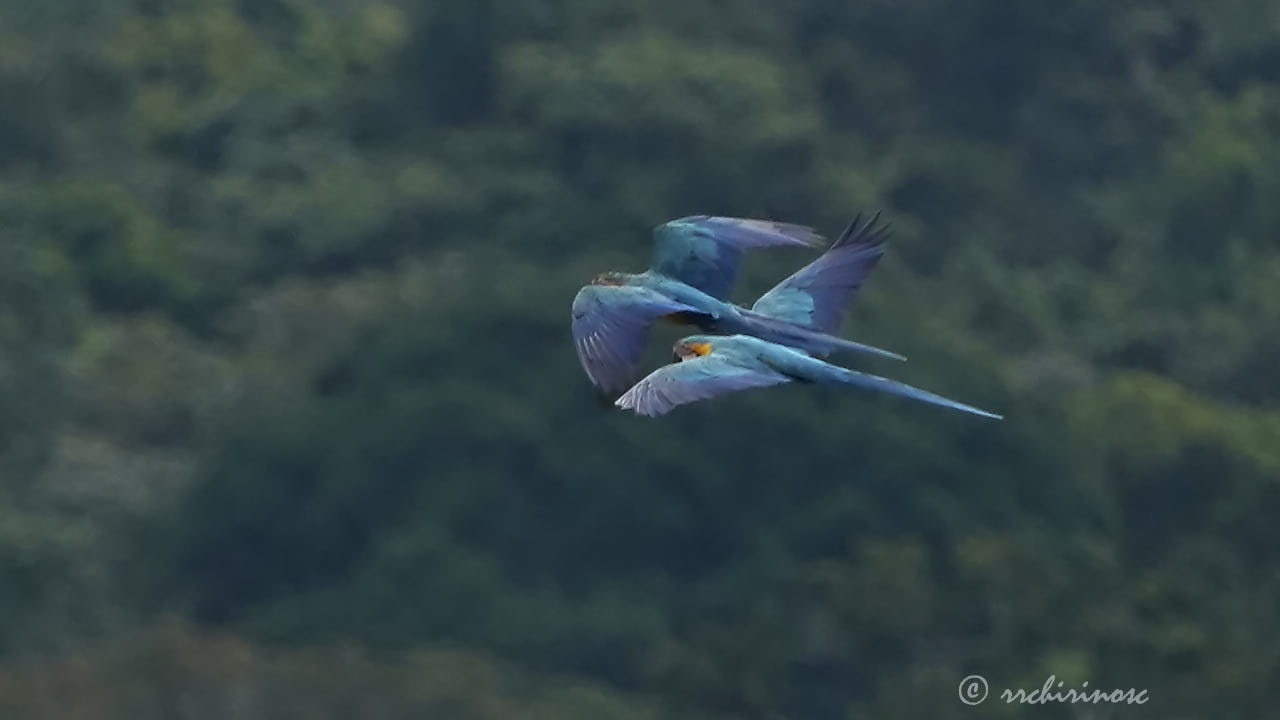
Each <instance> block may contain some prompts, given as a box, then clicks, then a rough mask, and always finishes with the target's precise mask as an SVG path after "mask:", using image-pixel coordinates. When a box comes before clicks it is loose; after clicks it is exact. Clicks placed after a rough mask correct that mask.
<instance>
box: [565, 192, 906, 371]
mask: <svg viewBox="0 0 1280 720" xmlns="http://www.w3.org/2000/svg"><path fill="white" fill-rule="evenodd" d="M878 218H879V215H876V216H875V217H873V218H871V219H870V220H869V221H867V222H866V223H862V222H861V215H859V216H858V217H857V218H854V220H853V222H851V223H850V224H849V226H848V227H847V228H846V229H845V231H844V232H843V233H842V234H841V235H840V237H839V238H838V239H837V240H836V241H835V243H833V244H832V246H831V247H830V248H829V249H828V250H827V251H826V252H825V253H823V255H822V256H820V257H819V258H818V259H816V260H814V261H813V262H811V263H809V264H808V265H806V266H804V267H803V268H801V269H800V270H799V271H797V272H796V273H795V274H793V275H791V276H790V277H788V278H787V279H785V280H783V281H782V282H781V283H779V284H778V285H777V286H776V287H774V288H773V289H772V290H770V291H769V292H767V293H765V294H764V295H763V296H761V297H760V299H759V300H757V301H756V303H755V305H754V306H752V308H751V309H750V310H748V309H746V308H743V307H739V306H738V305H734V304H733V303H730V302H729V301H728V300H726V299H725V296H726V295H727V294H728V292H729V288H730V287H731V286H732V285H733V279H734V276H735V275H736V274H737V271H738V262H739V260H740V259H741V257H742V253H743V252H744V251H745V250H751V249H755V248H763V247H817V246H818V245H819V243H820V241H821V237H820V236H819V235H817V234H816V233H814V231H813V230H812V229H810V228H807V227H804V226H802V225H790V224H787V223H777V222H770V221H766V220H744V219H740V218H725V217H708V216H706V215H696V216H691V217H687V218H682V219H680V220H673V221H671V222H668V223H666V224H664V225H659V226H658V227H657V228H655V230H654V236H655V239H656V244H657V248H656V250H655V253H654V258H653V262H652V264H651V266H650V268H649V269H648V270H647V271H645V272H643V273H620V272H606V273H602V274H601V275H599V276H597V277H596V278H595V279H594V280H593V281H592V283H591V284H590V285H587V286H586V287H584V288H582V289H581V290H580V291H578V294H577V296H576V297H575V298H574V299H573V341H574V346H575V348H576V349H577V351H578V359H579V361H581V363H582V368H583V370H585V371H586V373H587V376H588V377H589V378H590V379H591V382H592V383H593V384H594V385H596V387H598V388H600V389H601V390H603V391H605V392H618V391H621V390H622V389H624V388H626V387H627V386H629V385H630V384H631V383H632V382H633V381H634V379H635V366H636V363H637V362H638V361H639V359H640V355H641V354H642V352H643V351H644V345H645V341H646V339H647V338H648V332H649V327H650V326H651V325H652V324H653V321H654V320H657V319H659V318H662V319H667V320H671V321H674V322H678V323H684V324H692V325H696V326H697V327H698V328H700V329H701V330H703V331H705V332H714V333H724V334H743V335H752V336H755V337H759V338H763V339H765V340H769V341H772V342H777V343H781V344H783V345H787V346H791V347H797V348H801V349H803V350H806V351H808V352H811V353H813V354H815V355H820V356H824V355H826V354H827V353H830V352H832V351H834V350H850V351H855V352H865V353H870V354H874V355H880V356H884V357H891V358H894V359H897V360H906V358H905V357H903V356H902V355H899V354H897V353H893V352H889V351H888V350H882V349H880V348H877V347H872V346H870V345H863V344H862V343H857V342H853V341H852V340H845V339H843V338H839V337H836V336H835V335H833V334H832V333H834V332H836V331H837V330H838V329H839V326H840V321H841V319H842V318H843V317H844V312H845V310H846V308H847V307H848V305H849V304H850V302H851V301H852V300H853V296H854V294H855V293H856V292H857V291H858V288H860V287H861V286H862V283H863V282H864V281H865V280H866V278H867V276H868V275H869V274H870V272H871V270H872V268H874V267H875V265H876V263H877V262H878V261H879V260H880V257H881V256H882V255H883V254H884V241H885V239H887V237H888V235H889V229H888V226H879V227H877V226H876V221H877V219H878Z"/></svg>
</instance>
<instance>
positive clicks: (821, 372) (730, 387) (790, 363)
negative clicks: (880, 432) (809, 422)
mask: <svg viewBox="0 0 1280 720" xmlns="http://www.w3.org/2000/svg"><path fill="white" fill-rule="evenodd" d="M673 350H674V353H675V359H676V360H677V362H675V363H673V364H671V365H664V366H663V367H660V368H658V369H657V370H654V371H653V372H651V373H649V375H647V376H646V377H645V378H644V379H642V380H641V381H640V382H638V383H636V384H635V385H634V386H632V387H631V389H630V390H628V391H626V392H625V393H623V394H622V397H619V398H618V400H617V402H616V403H615V404H616V405H617V406H618V407H620V408H625V409H628V410H633V411H635V412H636V413H639V414H640V415H648V416H650V417H653V416H657V415H665V414H666V413H668V412H670V411H671V409H672V408H675V407H676V406H678V405H684V404H686V403H691V402H695V401H697V400H705V399H707V398H712V397H715V396H717V395H723V394H725V393H730V392H736V391H738V390H747V389H750V388H758V387H768V386H771V385H781V384H782V383H788V382H803V383H821V384H824V385H846V386H852V387H858V388H863V389H866V390H872V391H877V392H886V393H889V394H891V395H899V396H901V397H906V398H911V399H913V400H920V401H922V402H927V403H931V404H933V405H941V406H942V407H948V408H952V409H954V410H960V411H962V412H967V413H972V414H974V415H981V416H982V417H987V418H993V419H996V420H1002V419H1003V416H1001V415H997V414H995V413H991V412H987V411H986V410H980V409H978V408H976V407H973V406H972V405H965V404H964V403H958V402H956V401H954V400H948V399H947V398H944V397H942V396H941V395H935V394H934V393H931V392H928V391H926V390H921V389H919V388H915V387H912V386H910V385H907V384H905V383H900V382H898V381H896V380H890V379H888V378H882V377H879V376H877V375H869V374H867V373H861V372H858V371H856V370H849V369H846V368H842V367H840V366H838V365H833V364H831V363H829V362H826V361H824V360H821V359H818V358H815V357H813V356H812V355H809V354H807V353H805V352H804V351H803V350H797V349H795V348H790V347H786V346H785V345H779V344H778V343H773V342H769V341H767V340H761V339H760V338H757V337H751V336H748V335H731V336H727V337H726V336H711V335H693V336H690V337H687V338H684V339H683V340H680V341H679V342H677V343H676V344H675V347H674V349H673Z"/></svg>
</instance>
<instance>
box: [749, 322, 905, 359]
mask: <svg viewBox="0 0 1280 720" xmlns="http://www.w3.org/2000/svg"><path fill="white" fill-rule="evenodd" d="M742 319H743V320H744V321H745V322H746V328H745V330H746V332H747V333H749V334H751V335H755V336H756V337H758V338H761V339H763V340H769V341H771V342H776V343H779V344H781V345H787V346H789V347H794V348H800V349H801V350H806V351H808V352H811V353H814V354H816V355H826V354H827V353H830V352H833V351H835V350H848V351H850V352H860V353H866V354H868V355H879V356H880V357H887V358H893V359H894V360H906V359H907V357H906V356H905V355H899V354H898V353H896V352H892V351H890V350H883V349H881V348H878V347H875V346H874V345H864V344H862V343H860V342H854V341H852V340H845V339H844V338H840V337H836V336H834V335H828V334H826V333H823V332H818V331H817V330H810V329H809V328H806V327H802V326H800V325H797V324H795V323H793V322H788V321H786V320H780V319H778V318H775V317H770V316H768V315H762V314H760V313H757V312H751V311H744V312H743V313H742Z"/></svg>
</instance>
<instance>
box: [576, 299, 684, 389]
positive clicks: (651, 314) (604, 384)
mask: <svg viewBox="0 0 1280 720" xmlns="http://www.w3.org/2000/svg"><path fill="white" fill-rule="evenodd" d="M683 312H695V311H694V309H693V308H691V307H689V306H688V305H685V304H683V303H678V302H676V301H674V300H671V299H670V298H667V297H666V296H663V295H660V294H658V293H656V292H654V291H652V290H649V289H647V288H642V287H633V286H627V285H587V286H586V287H584V288H582V289H581V290H579V291H578V294H577V296H575V297H574V298H573V346H574V348H576V349H577V351H578V360H579V361H580V362H581V363H582V369H583V370H585V371H586V373H587V377H589V378H591V382H592V383H593V384H594V385H595V386H596V387H598V388H600V389H601V390H604V391H605V392H616V391H619V390H622V389H623V388H625V387H627V385H629V384H631V382H632V381H633V380H634V379H635V366H636V363H637V362H639V360H640V355H641V354H642V353H643V352H644V344H645V340H646V339H647V338H648V335H649V326H650V325H651V324H653V320H654V319H655V318H659V317H662V316H663V315H670V314H672V313H683Z"/></svg>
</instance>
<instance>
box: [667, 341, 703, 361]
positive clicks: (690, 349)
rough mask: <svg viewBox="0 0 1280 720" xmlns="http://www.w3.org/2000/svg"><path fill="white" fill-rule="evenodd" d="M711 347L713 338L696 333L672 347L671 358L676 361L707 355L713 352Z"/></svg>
mask: <svg viewBox="0 0 1280 720" xmlns="http://www.w3.org/2000/svg"><path fill="white" fill-rule="evenodd" d="M711 349H712V348H711V338H709V337H706V336H704V335H694V336H693V337H687V338H684V339H683V340H680V341H678V342H676V344H675V347H673V348H671V351H672V355H671V359H672V361H674V362H683V361H685V360H692V359H694V358H699V357H702V356H703V355H706V354H707V353H709V352H711Z"/></svg>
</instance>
